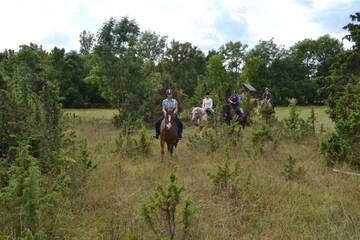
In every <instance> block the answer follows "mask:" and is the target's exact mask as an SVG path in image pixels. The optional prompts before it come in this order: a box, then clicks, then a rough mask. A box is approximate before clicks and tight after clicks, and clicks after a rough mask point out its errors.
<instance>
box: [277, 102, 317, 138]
mask: <svg viewBox="0 0 360 240" xmlns="http://www.w3.org/2000/svg"><path fill="white" fill-rule="evenodd" d="M289 106H290V112H289V115H290V116H289V118H286V119H284V120H283V121H282V124H283V128H284V129H283V133H282V134H283V136H284V137H289V138H292V139H294V140H296V141H299V140H300V139H302V138H303V137H305V136H309V135H310V133H311V132H312V125H311V123H309V122H307V121H305V120H304V119H302V118H301V117H300V114H299V113H298V112H297V110H296V100H292V101H290V105H289ZM311 121H315V116H313V118H312V119H311Z"/></svg>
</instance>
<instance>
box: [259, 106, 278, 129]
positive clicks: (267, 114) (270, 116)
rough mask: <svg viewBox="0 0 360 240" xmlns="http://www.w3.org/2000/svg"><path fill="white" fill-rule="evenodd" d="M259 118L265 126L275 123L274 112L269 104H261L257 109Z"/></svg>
mask: <svg viewBox="0 0 360 240" xmlns="http://www.w3.org/2000/svg"><path fill="white" fill-rule="evenodd" d="M259 113H260V117H261V119H262V120H263V121H265V122H266V123H267V124H271V123H272V122H274V121H275V112H274V109H273V107H272V106H271V104H266V103H264V104H262V105H261V106H260V109H259Z"/></svg>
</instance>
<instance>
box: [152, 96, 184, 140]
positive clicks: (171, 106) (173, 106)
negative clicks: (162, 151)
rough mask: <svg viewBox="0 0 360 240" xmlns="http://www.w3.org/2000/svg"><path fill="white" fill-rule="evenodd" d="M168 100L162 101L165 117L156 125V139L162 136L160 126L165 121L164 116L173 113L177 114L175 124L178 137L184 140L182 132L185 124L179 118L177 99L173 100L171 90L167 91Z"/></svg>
mask: <svg viewBox="0 0 360 240" xmlns="http://www.w3.org/2000/svg"><path fill="white" fill-rule="evenodd" d="M166 96H167V97H166V98H165V99H164V100H163V101H162V112H163V116H162V117H161V118H160V119H159V120H158V121H157V122H156V123H155V130H156V135H155V137H156V138H159V135H160V125H161V122H162V120H163V119H164V116H165V114H166V112H167V111H173V112H174V114H175V122H176V126H177V129H178V135H179V139H181V138H182V130H183V124H182V122H181V121H180V119H179V118H178V117H177V115H176V113H177V112H178V110H179V108H178V102H177V101H176V99H174V98H173V93H172V90H171V89H167V90H166Z"/></svg>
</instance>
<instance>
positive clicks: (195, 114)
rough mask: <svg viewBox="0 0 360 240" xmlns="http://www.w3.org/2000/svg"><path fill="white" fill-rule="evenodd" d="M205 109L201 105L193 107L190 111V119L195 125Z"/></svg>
mask: <svg viewBox="0 0 360 240" xmlns="http://www.w3.org/2000/svg"><path fill="white" fill-rule="evenodd" d="M204 114H205V111H204V110H203V109H202V108H201V107H194V108H193V109H192V111H191V121H192V122H193V123H194V124H195V126H197V125H198V124H199V120H200V119H201V118H202V117H203V116H204Z"/></svg>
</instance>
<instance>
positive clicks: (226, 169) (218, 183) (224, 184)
mask: <svg viewBox="0 0 360 240" xmlns="http://www.w3.org/2000/svg"><path fill="white" fill-rule="evenodd" d="M229 161H230V156H229V150H228V149H226V151H225V159H224V160H223V161H222V162H221V164H219V165H218V169H217V172H216V173H214V174H211V173H209V174H208V175H209V178H210V180H211V181H212V183H213V184H214V186H215V189H216V191H218V192H220V191H222V190H231V188H232V187H234V184H235V183H236V180H237V179H238V177H239V170H240V165H239V162H237V163H236V164H235V166H234V169H233V170H232V169H231V167H230V164H229Z"/></svg>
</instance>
